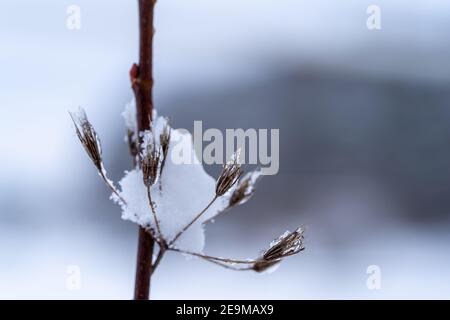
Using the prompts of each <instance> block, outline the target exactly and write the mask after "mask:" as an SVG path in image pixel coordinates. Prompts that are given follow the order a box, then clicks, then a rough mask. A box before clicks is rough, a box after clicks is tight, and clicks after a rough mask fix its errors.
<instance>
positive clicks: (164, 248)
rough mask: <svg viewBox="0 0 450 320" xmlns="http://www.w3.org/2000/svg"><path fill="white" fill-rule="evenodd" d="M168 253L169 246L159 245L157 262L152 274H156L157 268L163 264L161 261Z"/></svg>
mask: <svg viewBox="0 0 450 320" xmlns="http://www.w3.org/2000/svg"><path fill="white" fill-rule="evenodd" d="M166 251H167V246H166V245H165V244H159V252H158V255H157V256H156V259H155V262H153V267H152V273H153V272H155V270H156V268H157V267H158V266H159V264H160V263H161V260H162V258H163V257H164V254H165V253H166Z"/></svg>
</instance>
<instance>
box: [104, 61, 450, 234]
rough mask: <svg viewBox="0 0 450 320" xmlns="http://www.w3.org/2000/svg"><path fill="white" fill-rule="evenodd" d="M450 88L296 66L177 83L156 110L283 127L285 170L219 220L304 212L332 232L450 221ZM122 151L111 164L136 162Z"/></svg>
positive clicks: (251, 220) (249, 220) (216, 123)
mask: <svg viewBox="0 0 450 320" xmlns="http://www.w3.org/2000/svg"><path fill="white" fill-rule="evenodd" d="M449 88H450V84H446V85H442V84H430V83H429V82H424V83H421V82H417V81H415V82H414V81H403V80H393V79H388V80H386V79H384V78H375V77H362V76H360V75H356V74H353V75H352V74H339V73H337V72H328V71H326V70H321V69H311V70H298V71H297V72H292V73H291V74H278V75H274V76H273V77H272V78H271V79H270V80H267V81H259V82H256V83H255V82H254V83H248V85H246V86H245V85H240V86H235V87H232V86H229V87H222V88H198V90H195V89H190V90H189V91H187V90H186V92H179V93H177V94H174V97H173V99H172V100H171V101H163V102H161V103H160V105H159V111H160V113H161V114H164V115H165V116H168V117H169V118H170V119H171V122H172V124H173V125H174V127H177V128H179V127H181V128H186V129H188V130H190V131H192V129H193V122H194V121H195V120H202V121H203V128H204V130H205V129H207V128H219V129H222V130H224V129H226V128H279V129H280V172H279V174H278V175H276V176H270V177H265V178H264V179H263V180H262V182H261V183H260V185H259V188H258V193H257V195H256V196H255V199H254V200H253V201H250V202H249V203H248V204H246V205H245V206H243V207H240V208H238V209H236V210H235V213H232V214H230V217H221V218H220V219H224V220H225V221H224V222H227V223H231V224H237V225H239V226H241V228H250V227H251V226H252V225H253V224H255V223H256V224H258V223H261V225H267V223H268V222H274V223H275V224H277V223H279V224H280V225H288V222H287V221H286V220H289V221H293V222H291V223H296V222H297V221H301V222H306V223H311V224H313V225H315V226H318V225H319V226H320V227H321V228H323V231H324V232H323V234H326V235H327V236H328V237H331V238H332V239H334V240H333V241H335V240H339V239H347V237H348V233H349V232H350V233H351V234H353V235H360V236H363V235H364V234H365V232H366V231H367V230H369V229H372V228H373V226H374V225H377V226H379V227H380V226H381V228H383V225H384V224H386V223H392V221H397V222H399V223H401V224H404V225H409V226H411V227H413V228H415V226H416V225H417V226H419V225H422V224H423V223H424V222H426V223H428V224H432V223H441V222H448V221H449V220H450V219H449V218H450V200H449V199H450V197H449V194H450V191H449V190H450V149H449V148H448V145H449V141H450V126H449V122H450V111H449V107H448V105H447V101H448V100H449V98H450V91H449ZM116 134H117V137H116V141H121V138H120V137H121V135H122V132H116ZM124 150H125V147H124V145H121V146H120V149H118V153H117V157H116V158H115V159H116V160H115V161H114V162H113V163H112V167H114V168H126V167H128V166H129V158H128V157H127V155H126V154H123V151H124ZM219 169H220V167H219V166H215V167H208V169H207V170H208V171H209V172H211V173H212V174H213V175H217V173H218V171H219ZM114 175H115V176H118V177H119V176H120V170H119V171H117V170H116V172H115V173H114ZM96 203H102V202H101V201H100V202H99V201H97V202H96ZM106 206H107V207H109V205H106ZM111 210H116V209H113V208H112V205H111ZM308 215H312V216H308ZM280 216H284V218H282V219H280ZM353 226H354V227H353ZM255 229H257V228H255ZM373 231H374V230H373Z"/></svg>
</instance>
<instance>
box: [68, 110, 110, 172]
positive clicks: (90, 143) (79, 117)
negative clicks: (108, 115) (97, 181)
mask: <svg viewBox="0 0 450 320" xmlns="http://www.w3.org/2000/svg"><path fill="white" fill-rule="evenodd" d="M69 114H70V117H71V118H72V121H73V123H74V125H75V130H76V132H77V136H78V139H80V142H81V144H82V145H83V147H84V150H86V153H87V154H88V156H89V158H91V160H92V162H93V163H94V165H95V167H96V168H97V169H98V170H99V172H101V171H102V167H103V164H102V148H101V144H100V139H99V138H98V136H97V133H96V132H95V129H94V127H93V126H92V125H91V123H90V122H89V120H88V118H87V116H86V112H85V111H84V109H82V108H79V109H78V111H77V112H69Z"/></svg>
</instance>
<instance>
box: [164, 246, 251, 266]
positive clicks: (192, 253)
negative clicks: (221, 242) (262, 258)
mask: <svg viewBox="0 0 450 320" xmlns="http://www.w3.org/2000/svg"><path fill="white" fill-rule="evenodd" d="M168 250H171V251H176V252H179V253H184V254H188V255H191V256H195V257H199V258H202V259H205V260H214V261H220V262H225V263H232V264H254V263H257V262H258V260H239V259H230V258H221V257H214V256H209V255H205V254H201V253H197V252H191V251H186V250H182V249H177V248H169V249H168Z"/></svg>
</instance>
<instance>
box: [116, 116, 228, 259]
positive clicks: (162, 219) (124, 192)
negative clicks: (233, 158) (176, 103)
mask: <svg viewBox="0 0 450 320" xmlns="http://www.w3.org/2000/svg"><path fill="white" fill-rule="evenodd" d="M155 115H156V114H155ZM164 125H167V120H166V119H164V118H162V117H155V118H154V122H153V134H154V135H155V138H156V139H155V140H156V142H157V143H159V135H160V134H161V132H162V129H163V127H164ZM144 136H146V135H144ZM174 141H177V146H178V145H179V144H180V143H183V144H185V145H184V146H183V149H186V150H192V156H193V157H195V156H196V155H195V152H194V146H193V142H192V136H191V134H190V133H188V132H186V131H181V130H173V129H172V131H171V140H170V144H169V154H170V149H171V148H172V147H173V145H174ZM196 160H197V159H196ZM160 179H161V183H162V192H161V191H160V190H159V184H158V183H155V184H154V185H153V186H152V187H151V196H152V200H153V201H154V202H155V204H156V214H157V218H158V220H159V224H160V227H161V233H162V235H163V237H164V238H165V239H166V240H167V241H170V240H171V239H173V238H174V237H175V236H176V235H177V234H178V232H179V231H180V230H181V229H183V227H185V226H186V225H187V224H188V223H190V222H191V221H192V220H193V219H194V217H195V216H196V215H197V214H198V213H200V212H201V211H202V210H203V209H204V208H205V207H206V206H207V205H208V203H209V202H210V201H211V200H212V199H213V198H214V196H215V186H216V180H215V179H214V178H213V177H211V176H210V175H209V174H207V173H206V171H205V170H204V169H203V166H202V164H201V163H199V161H194V162H193V164H175V163H174V162H173V161H172V159H171V157H170V156H168V157H167V159H166V163H165V166H164V170H163V173H162V176H161V177H160ZM119 184H120V187H121V191H120V195H121V196H122V197H123V198H124V199H125V200H126V202H127V204H126V205H125V204H122V205H121V207H122V218H123V219H124V220H129V221H132V222H135V223H137V224H139V225H140V226H142V227H145V228H147V227H151V228H153V230H156V226H155V221H154V218H153V214H152V211H151V208H150V205H149V202H148V198H147V189H146V187H145V185H144V183H143V177H142V172H141V170H139V169H134V170H132V171H129V172H126V173H125V176H124V177H123V178H122V180H121V181H120V182H119ZM112 198H113V199H115V200H116V201H117V197H114V196H113V197H112ZM225 207H226V203H225V202H224V201H221V199H218V200H217V201H216V202H215V203H214V204H213V205H212V206H211V207H210V208H209V209H208V210H207V211H206V212H205V213H204V214H203V216H202V217H201V218H199V219H198V220H197V221H196V222H195V223H194V224H193V225H192V226H191V227H189V229H187V231H185V232H184V233H183V235H181V236H180V237H179V238H178V240H177V242H176V243H175V246H176V247H178V248H180V249H184V250H189V251H195V252H202V250H203V248H204V244H205V234H204V227H203V222H205V221H206V220H208V219H211V218H212V217H214V216H215V215H216V214H218V213H219V212H221V211H223V210H224V209H225Z"/></svg>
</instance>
